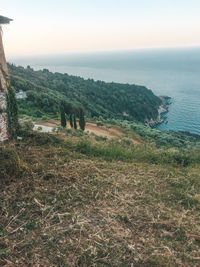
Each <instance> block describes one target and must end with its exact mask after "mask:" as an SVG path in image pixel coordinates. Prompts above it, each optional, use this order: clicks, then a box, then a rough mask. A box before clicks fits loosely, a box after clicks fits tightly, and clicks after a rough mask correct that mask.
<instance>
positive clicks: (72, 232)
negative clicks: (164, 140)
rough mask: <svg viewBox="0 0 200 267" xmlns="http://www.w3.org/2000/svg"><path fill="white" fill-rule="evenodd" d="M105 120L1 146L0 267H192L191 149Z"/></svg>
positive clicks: (196, 202)
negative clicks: (164, 144)
mask: <svg viewBox="0 0 200 267" xmlns="http://www.w3.org/2000/svg"><path fill="white" fill-rule="evenodd" d="M54 123H55V122H54ZM50 125H52V122H51V123H50ZM92 126H93V127H94V124H92ZM88 127H89V128H90V127H91V125H89V126H88ZM105 127H106V125H105V126H101V127H97V129H99V128H100V129H101V128H102V129H104V130H106V129H108V132H109V131H110V133H111V131H113V130H114V129H115V130H117V133H119V132H120V134H119V135H118V136H117V135H116V136H115V137H114V138H108V139H107V140H105V139H100V138H94V137H95V136H94V135H93V134H92V133H86V132H85V133H83V132H81V131H78V130H70V131H69V129H66V130H63V131H61V132H58V133H56V132H54V133H52V134H45V133H37V132H32V131H29V132H24V135H23V140H22V141H16V142H14V141H12V142H10V143H6V144H5V145H3V144H1V146H0V161H1V165H0V199H1V202H0V218H1V221H0V265H1V266H13V267H14V266H55V267H57V266H72V267H73V266H116V267H118V266H136V267H137V266H138V267H139V266H141V267H143V266H163V267H164V266H165V267H170V266H199V263H200V258H199V253H200V243H199V242H200V236H199V231H200V229H199V222H200V218H199V210H200V195H199V192H200V183H199V182H200V176H199V167H200V156H199V149H198V147H194V148H193V149H191V148H190V149H188V150H185V151H178V150H177V149H168V150H166V149H157V148H155V146H153V145H152V143H149V142H147V141H145V139H143V138H142V137H139V136H137V134H136V133H134V132H132V134H134V138H137V140H138V141H139V142H138V144H134V143H132V142H128V138H129V139H130V138H131V135H130V134H131V133H130V132H128V133H127V134H126V132H125V130H124V129H123V128H122V129H120V127H119V126H118V127H116V126H112V127H113V129H112V127H111V128H108V127H106V128H105ZM122 133H123V134H122ZM130 140H131V139H130ZM185 149H186V148H185Z"/></svg>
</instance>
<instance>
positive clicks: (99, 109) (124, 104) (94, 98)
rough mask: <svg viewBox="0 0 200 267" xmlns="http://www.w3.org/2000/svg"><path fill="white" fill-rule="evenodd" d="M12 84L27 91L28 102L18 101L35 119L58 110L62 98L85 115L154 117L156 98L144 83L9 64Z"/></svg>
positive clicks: (137, 118) (155, 116)
mask: <svg viewBox="0 0 200 267" xmlns="http://www.w3.org/2000/svg"><path fill="white" fill-rule="evenodd" d="M8 67H9V72H10V80H11V85H12V86H13V87H14V88H15V89H16V91H19V90H22V91H26V93H27V101H23V100H21V101H19V108H20V113H21V114H26V115H31V116H34V117H37V118H42V117H43V116H47V114H48V115H51V116H56V114H57V113H58V112H59V105H60V102H61V101H63V100H64V101H66V102H68V103H70V104H72V105H75V106H82V107H83V108H84V110H85V113H86V115H87V117H88V118H94V117H100V116H101V117H102V118H115V119H126V120H129V121H135V122H145V121H146V120H150V119H151V118H152V119H154V120H155V119H156V118H157V116H158V107H159V106H160V105H161V100H160V98H159V97H157V96H155V95H154V94H153V93H152V91H151V90H149V89H147V88H146V87H144V86H138V85H129V84H119V83H114V82H112V83H106V82H102V81H94V80H93V79H88V80H85V79H83V78H80V77H75V76H71V75H68V74H61V73H52V72H49V71H48V70H47V69H43V70H39V71H34V70H33V69H32V68H30V67H29V66H28V67H27V68H23V67H21V66H20V67H17V66H15V65H11V64H9V65H8Z"/></svg>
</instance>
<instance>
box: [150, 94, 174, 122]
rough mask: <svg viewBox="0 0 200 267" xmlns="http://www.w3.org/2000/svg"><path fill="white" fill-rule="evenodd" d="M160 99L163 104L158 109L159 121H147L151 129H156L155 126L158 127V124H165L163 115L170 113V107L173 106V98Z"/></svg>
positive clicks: (161, 97)
mask: <svg viewBox="0 0 200 267" xmlns="http://www.w3.org/2000/svg"><path fill="white" fill-rule="evenodd" d="M159 98H160V99H161V101H162V103H161V105H160V106H159V108H158V116H157V119H156V120H153V119H151V120H147V121H146V125H148V126H150V127H154V126H156V125H158V124H161V123H163V121H164V117H163V115H164V114H165V113H167V112H168V109H169V105H170V104H171V103H170V100H171V97H169V96H159Z"/></svg>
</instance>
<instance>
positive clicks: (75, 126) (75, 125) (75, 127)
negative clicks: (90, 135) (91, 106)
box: [74, 115, 77, 130]
mask: <svg viewBox="0 0 200 267" xmlns="http://www.w3.org/2000/svg"><path fill="white" fill-rule="evenodd" d="M74 129H75V130H76V129H77V124H76V115H74Z"/></svg>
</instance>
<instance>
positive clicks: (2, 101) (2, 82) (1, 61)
mask: <svg viewBox="0 0 200 267" xmlns="http://www.w3.org/2000/svg"><path fill="white" fill-rule="evenodd" d="M7 78H8V68H7V64H6V58H5V54H4V49H3V41H2V29H1V26H0V142H2V141H5V140H7V139H8V120H7V113H6V92H7Z"/></svg>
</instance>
